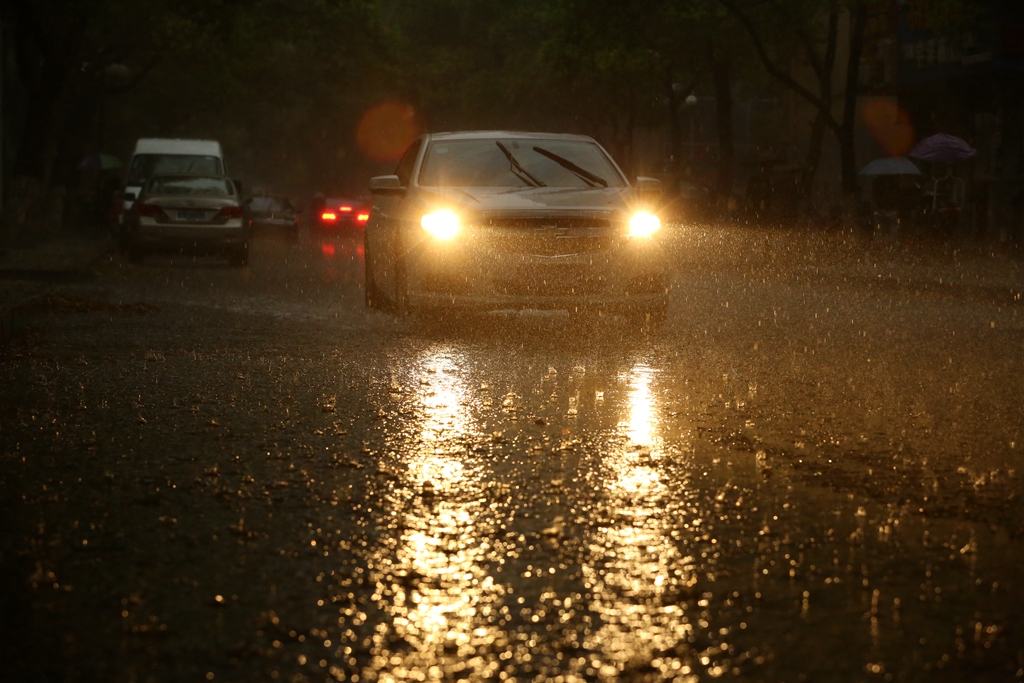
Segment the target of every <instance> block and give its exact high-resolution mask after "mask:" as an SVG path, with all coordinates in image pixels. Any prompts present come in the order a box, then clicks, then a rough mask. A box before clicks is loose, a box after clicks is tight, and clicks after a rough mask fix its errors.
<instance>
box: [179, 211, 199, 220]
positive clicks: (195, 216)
mask: <svg viewBox="0 0 1024 683" xmlns="http://www.w3.org/2000/svg"><path fill="white" fill-rule="evenodd" d="M205 218H206V212H205V211H179V212H178V220H179V221H201V220H203V219H205Z"/></svg>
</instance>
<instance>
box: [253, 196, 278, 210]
mask: <svg viewBox="0 0 1024 683" xmlns="http://www.w3.org/2000/svg"><path fill="white" fill-rule="evenodd" d="M249 210H250V211H252V212H253V213H269V212H270V211H273V203H272V200H271V199H270V198H269V197H253V198H252V201H250V202H249Z"/></svg>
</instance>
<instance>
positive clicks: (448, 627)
mask: <svg viewBox="0 0 1024 683" xmlns="http://www.w3.org/2000/svg"><path fill="white" fill-rule="evenodd" d="M416 367H417V368H419V369H420V370H421V371H422V372H421V376H419V377H417V378H416V379H415V380H414V381H415V382H416V384H415V386H416V389H415V391H414V392H413V393H412V395H411V396H407V397H405V398H403V400H405V401H408V403H409V404H410V406H411V407H413V411H412V418H413V419H412V422H413V424H414V425H415V427H414V429H413V430H411V431H408V432H406V433H403V434H402V435H401V436H400V437H399V439H398V441H397V442H396V444H395V445H396V446H397V448H398V451H399V454H400V455H399V457H400V458H402V459H403V460H404V461H405V462H404V463H402V464H404V465H405V468H402V467H401V466H400V467H399V468H398V470H399V471H404V475H403V476H402V477H401V478H400V479H401V481H400V484H401V485H402V486H403V487H405V488H406V489H407V490H411V491H413V492H414V493H415V494H418V497H415V498H413V499H412V500H409V499H408V498H400V497H395V498H394V499H393V511H394V513H395V516H396V518H397V524H398V529H399V530H400V531H399V533H398V534H397V536H398V543H397V545H396V547H394V548H393V550H389V551H385V552H383V553H382V556H381V557H380V558H378V560H377V563H376V566H375V567H373V570H374V574H375V578H376V580H377V582H378V583H379V584H380V585H382V586H385V587H386V590H385V591H384V593H385V594H387V593H390V596H391V597H390V599H388V598H384V602H383V605H382V606H383V608H384V610H385V611H386V612H387V613H388V614H389V615H390V616H391V623H390V625H386V624H381V625H380V626H379V627H378V629H377V633H378V642H379V643H380V644H379V646H378V647H377V648H375V657H374V659H373V660H372V662H371V663H370V665H369V666H368V667H367V669H366V670H365V671H364V672H363V673H364V676H363V677H364V678H366V679H368V680H378V681H396V682H397V681H411V680H417V681H423V680H451V679H453V678H461V677H468V678H471V679H477V678H487V677H490V676H494V675H496V674H497V670H498V662H496V661H491V660H489V659H488V660H485V659H484V658H483V657H478V656H476V652H477V650H478V649H479V650H480V651H481V652H483V651H485V650H487V649H490V648H493V647H495V646H496V645H497V646H499V647H500V646H502V644H504V643H505V640H506V636H505V634H504V631H503V630H502V629H500V628H499V627H498V626H497V625H496V623H495V622H496V615H497V614H498V612H499V610H500V608H501V602H502V599H503V595H504V589H503V587H502V586H501V585H499V584H496V583H495V582H494V579H493V578H492V577H491V576H490V574H489V571H488V569H487V568H486V564H485V563H486V561H487V559H488V557H489V555H488V553H489V552H490V550H491V548H490V546H489V545H488V543H487V542H486V541H485V540H483V539H487V538H491V537H492V535H493V532H494V530H493V529H489V528H487V527H486V525H487V524H493V522H488V521H487V520H488V515H487V503H486V500H485V498H484V496H483V495H482V494H481V492H479V491H474V490H473V487H474V485H477V484H480V483H481V479H482V477H481V476H480V473H479V472H478V471H476V470H477V468H478V467H479V466H480V465H479V463H475V462H474V461H473V460H471V459H470V455H469V451H468V450H467V447H466V444H467V443H468V441H469V440H470V439H479V438H481V437H482V434H481V429H482V428H481V426H480V425H479V423H478V422H477V421H476V420H475V418H474V416H473V413H472V411H471V401H472V395H471V392H470V391H469V390H468V387H467V386H466V384H465V382H464V370H463V369H462V367H461V363H460V358H459V356H458V355H457V354H453V353H451V352H449V351H448V350H446V349H444V348H438V349H435V350H432V351H430V352H428V353H425V354H424V355H423V356H422V357H421V358H420V359H418V362H417V363H416ZM400 465H401V464H400Z"/></svg>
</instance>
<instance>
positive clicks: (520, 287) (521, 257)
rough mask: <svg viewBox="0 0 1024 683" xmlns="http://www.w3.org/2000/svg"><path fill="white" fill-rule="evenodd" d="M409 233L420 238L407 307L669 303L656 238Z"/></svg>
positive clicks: (412, 254)
mask: <svg viewBox="0 0 1024 683" xmlns="http://www.w3.org/2000/svg"><path fill="white" fill-rule="evenodd" d="M412 234H413V235H415V236H419V237H420V239H419V241H418V242H417V243H415V244H414V245H413V246H412V248H411V249H409V250H408V252H407V264H408V267H407V276H406V277H407V291H408V302H409V305H410V306H411V307H412V308H455V309H473V310H496V309H520V310H523V309H536V310H568V311H581V310H588V311H607V312H613V313H618V312H622V313H624V312H630V311H637V310H650V309H652V308H657V307H661V306H664V305H665V304H666V302H667V298H668V277H667V271H666V259H665V255H664V253H663V250H662V248H661V246H660V244H659V243H658V242H657V241H656V240H651V239H643V240H640V239H631V238H625V237H621V238H607V239H602V240H581V241H580V242H579V246H580V249H578V250H574V249H573V248H565V249H559V248H558V246H557V245H556V246H554V247H553V246H552V241H551V240H550V239H549V240H547V241H544V240H536V241H531V239H530V238H529V237H527V238H526V239H524V240H522V241H520V242H517V243H513V242H510V241H509V240H502V239H499V240H490V239H488V237H487V235H483V236H481V235H475V236H468V237H467V238H465V239H463V240H460V241H454V242H447V243H442V242H437V241H435V240H433V239H432V238H423V237H422V236H420V235H417V233H415V232H414V233H412ZM574 246H575V245H574ZM534 252H543V253H534ZM553 252H566V253H553Z"/></svg>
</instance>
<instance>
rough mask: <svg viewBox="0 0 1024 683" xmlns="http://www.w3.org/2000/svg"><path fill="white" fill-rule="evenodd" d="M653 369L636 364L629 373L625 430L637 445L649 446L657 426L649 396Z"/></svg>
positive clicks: (656, 418)
mask: <svg viewBox="0 0 1024 683" xmlns="http://www.w3.org/2000/svg"><path fill="white" fill-rule="evenodd" d="M653 375H654V371H653V370H652V369H651V368H650V367H649V366H647V365H643V364H641V365H638V366H636V367H634V368H633V371H632V372H631V373H630V375H629V380H628V381H629V399H628V400H629V419H628V420H627V421H626V423H625V426H626V432H627V436H629V439H630V441H632V442H633V443H634V444H636V445H638V446H651V445H652V444H653V442H654V436H655V431H656V430H657V428H658V417H657V411H656V410H655V405H654V399H653V398H652V396H651V379H652V377H653Z"/></svg>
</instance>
